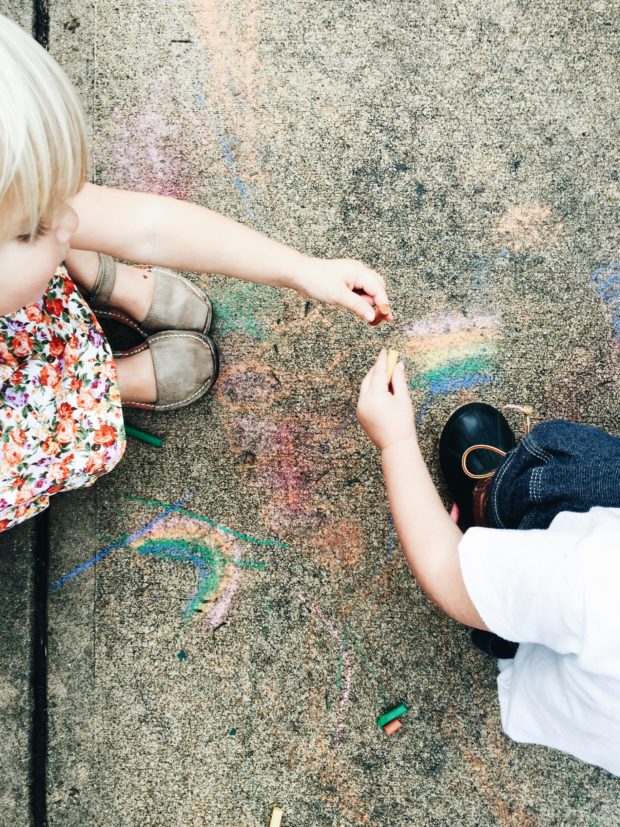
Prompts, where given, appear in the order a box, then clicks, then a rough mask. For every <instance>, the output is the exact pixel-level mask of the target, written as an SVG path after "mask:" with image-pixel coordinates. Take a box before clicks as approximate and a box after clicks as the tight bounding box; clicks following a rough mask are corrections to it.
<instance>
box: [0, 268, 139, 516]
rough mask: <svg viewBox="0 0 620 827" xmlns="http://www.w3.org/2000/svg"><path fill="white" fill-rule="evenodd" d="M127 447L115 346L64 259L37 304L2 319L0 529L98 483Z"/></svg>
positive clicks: (0, 322) (0, 324) (0, 333)
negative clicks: (55, 496) (55, 499)
mask: <svg viewBox="0 0 620 827" xmlns="http://www.w3.org/2000/svg"><path fill="white" fill-rule="evenodd" d="M124 450H125V429H124V427H123V414H122V410H121V399H120V393H119V390H118V384H117V380H116V367H115V365H114V362H113V360H112V352H111V350H110V346H109V344H108V343H107V341H106V339H105V337H104V335H103V332H102V330H101V328H100V326H99V323H98V322H97V320H96V318H95V317H94V315H93V313H92V312H91V310H90V308H89V307H88V305H87V304H86V302H85V301H84V299H83V298H82V297H81V295H80V293H79V292H78V290H77V288H76V286H75V284H74V283H73V282H72V281H71V279H70V278H69V275H68V273H67V271H66V269H65V268H64V267H63V266H61V267H59V268H58V269H57V271H56V274H55V275H54V277H53V278H52V279H51V281H50V283H49V285H48V287H47V290H46V292H45V294H44V295H43V296H42V297H41V299H39V301H37V302H35V303H34V304H29V305H27V306H26V307H23V308H21V310H18V311H17V312H15V313H11V314H9V315H7V316H0V531H5V530H6V529H8V528H11V526H14V525H16V524H17V523H20V522H22V521H23V520H26V519H28V518H29V517H32V516H33V515H34V514H36V513H37V512H39V511H42V510H43V509H44V508H46V507H47V506H48V505H49V498H50V496H51V495H52V494H57V493H58V492H59V491H69V490H70V489H72V488H80V487H81V486H86V485H92V484H93V482H94V481H95V480H96V479H97V477H100V476H101V475H102V474H105V473H107V472H108V471H110V470H112V468H114V466H115V465H116V463H117V462H118V461H119V460H120V458H121V457H122V455H123V453H124Z"/></svg>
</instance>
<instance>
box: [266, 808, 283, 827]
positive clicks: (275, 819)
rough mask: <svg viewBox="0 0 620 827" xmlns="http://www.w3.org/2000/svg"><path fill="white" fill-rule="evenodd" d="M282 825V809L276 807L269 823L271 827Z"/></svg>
mask: <svg viewBox="0 0 620 827" xmlns="http://www.w3.org/2000/svg"><path fill="white" fill-rule="evenodd" d="M281 823H282V809H281V808H280V807H274V808H273V813H272V814H271V821H270V822H269V827H280V824H281Z"/></svg>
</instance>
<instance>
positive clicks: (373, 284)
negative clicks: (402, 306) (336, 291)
mask: <svg viewBox="0 0 620 827" xmlns="http://www.w3.org/2000/svg"><path fill="white" fill-rule="evenodd" d="M354 289H355V290H356V291H363V292H364V293H366V294H367V295H368V296H370V297H371V298H372V300H373V303H374V304H375V305H376V306H377V307H378V308H379V310H380V312H381V315H382V316H385V317H386V319H388V321H392V319H391V318H388V317H389V316H391V309H390V302H389V299H388V297H387V291H386V289H385V281H384V280H383V278H382V277H381V276H380V275H379V273H375V271H374V270H369V269H368V268H366V267H364V268H363V269H362V270H360V272H359V273H357V274H356V278H355V288H354Z"/></svg>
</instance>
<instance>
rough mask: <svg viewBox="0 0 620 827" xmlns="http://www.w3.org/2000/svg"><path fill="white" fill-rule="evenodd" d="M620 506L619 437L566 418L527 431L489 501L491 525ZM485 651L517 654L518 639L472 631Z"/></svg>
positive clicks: (545, 523)
mask: <svg viewBox="0 0 620 827" xmlns="http://www.w3.org/2000/svg"><path fill="white" fill-rule="evenodd" d="M595 505H599V506H606V507H609V508H620V438H618V437H615V436H611V435H610V434H607V433H605V432H604V431H601V430H599V429H598V428H593V427H592V426H591V425H576V424H574V423H573V422H566V421H565V420H563V419H556V420H554V421H552V422H543V423H542V424H541V425H537V426H536V427H535V428H533V429H532V431H531V432H530V433H529V434H527V436H525V437H524V438H523V439H522V440H521V442H520V443H519V445H517V447H516V448H514V449H513V450H512V451H511V452H510V453H509V454H508V456H507V457H506V458H505V459H502V461H501V463H500V465H499V466H498V469H497V472H496V474H495V476H494V477H493V481H492V483H491V487H490V489H489V497H488V500H487V506H486V514H485V516H486V524H487V525H488V526H489V527H490V528H519V529H526V528H548V527H549V525H550V524H551V522H552V521H553V518H554V517H555V516H557V515H558V514H559V513H560V512H561V511H589V510H590V509H591V508H593V507H594V506H595ZM472 641H473V642H474V644H475V645H476V646H477V647H478V648H479V649H482V651H483V652H486V654H488V655H492V656H493V657H499V658H511V657H514V655H515V653H516V651H517V647H518V644H517V643H512V642H510V641H506V640H503V639H502V638H500V637H498V636H497V635H495V634H493V633H492V632H483V631H481V630H479V629H474V630H473V631H472Z"/></svg>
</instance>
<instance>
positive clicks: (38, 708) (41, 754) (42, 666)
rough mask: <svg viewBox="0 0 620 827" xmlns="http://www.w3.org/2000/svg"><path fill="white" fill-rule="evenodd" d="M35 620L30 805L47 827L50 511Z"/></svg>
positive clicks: (38, 826) (44, 518)
mask: <svg viewBox="0 0 620 827" xmlns="http://www.w3.org/2000/svg"><path fill="white" fill-rule="evenodd" d="M34 556H35V560H34V589H33V591H34V600H33V602H34V617H33V629H32V632H33V634H32V637H33V646H32V671H31V675H32V678H31V680H32V728H31V733H30V805H31V813H32V823H33V825H34V827H47V747H48V718H47V610H48V595H49V560H50V531H49V509H46V510H45V511H43V513H41V514H39V515H38V516H37V517H36V518H35V555H34Z"/></svg>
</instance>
